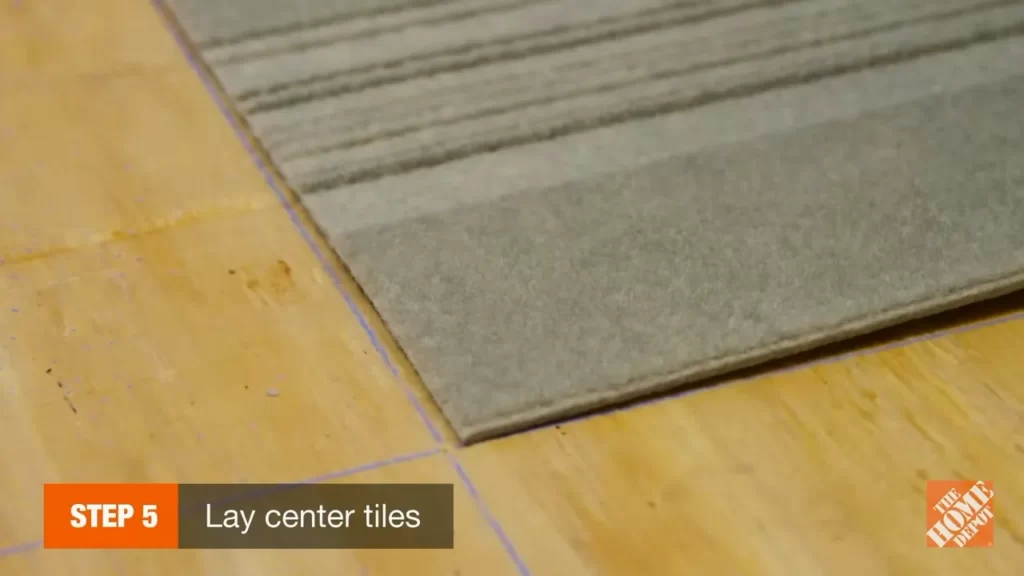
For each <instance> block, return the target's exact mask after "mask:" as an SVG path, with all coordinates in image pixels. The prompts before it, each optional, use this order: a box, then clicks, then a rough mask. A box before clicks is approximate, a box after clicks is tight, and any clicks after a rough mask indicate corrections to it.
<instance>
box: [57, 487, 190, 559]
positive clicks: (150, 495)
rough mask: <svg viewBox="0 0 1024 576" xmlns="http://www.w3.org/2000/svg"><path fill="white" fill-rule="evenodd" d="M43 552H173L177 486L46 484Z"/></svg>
mask: <svg viewBox="0 0 1024 576" xmlns="http://www.w3.org/2000/svg"><path fill="white" fill-rule="evenodd" d="M43 547H45V548H177V547H178V485H177V484H46V485H44V486H43Z"/></svg>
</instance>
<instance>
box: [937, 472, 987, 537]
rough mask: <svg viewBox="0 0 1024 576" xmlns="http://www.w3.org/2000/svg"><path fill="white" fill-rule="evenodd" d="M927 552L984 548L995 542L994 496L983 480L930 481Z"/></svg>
mask: <svg viewBox="0 0 1024 576" xmlns="http://www.w3.org/2000/svg"><path fill="white" fill-rule="evenodd" d="M926 498H927V504H928V513H927V515H926V516H927V524H928V525H927V527H926V528H925V536H926V539H927V542H928V547H929V548H954V547H956V548H987V547H989V546H992V543H993V542H994V540H995V523H996V520H995V511H994V508H993V500H994V498H995V492H994V491H993V490H992V483H991V482H985V481H982V480H932V481H929V482H928V491H927V494H926Z"/></svg>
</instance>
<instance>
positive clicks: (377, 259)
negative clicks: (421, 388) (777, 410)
mask: <svg viewBox="0 0 1024 576" xmlns="http://www.w3.org/2000/svg"><path fill="white" fill-rule="evenodd" d="M170 4H171V7H172V9H173V10H174V12H175V14H176V15H177V17H178V19H179V21H180V22H181V24H182V26H183V28H184V29H185V30H186V32H187V33H188V34H189V35H190V36H191V38H192V40H193V41H194V43H195V44H196V45H197V46H198V49H199V50H200V52H201V54H202V56H203V57H204V59H205V60H206V61H207V63H208V64H209V65H210V66H211V68H212V69H213V71H214V72H215V74H216V75H217V77H218V79H219V81H220V82H221V84H222V85H223V86H224V88H225V90H226V91H227V92H228V94H229V95H230V96H231V97H232V98H233V100H234V102H235V104H236V106H237V108H238V109H239V111H240V112H241V113H243V115H244V116H245V118H246V120H247V122H248V124H249V126H250V128H251V130H252V131H253V133H254V135H255V136H256V137H257V138H258V139H259V140H260V141H261V143H262V144H263V146H264V147H265V148H266V149H267V151H268V153H269V155H270V156H271V158H272V160H273V161H274V162H275V164H276V165H277V167H278V168H279V169H280V170H281V172H282V174H284V176H285V178H286V179H287V180H288V183H289V185H290V186H291V187H292V188H294V189H295V190H296V191H297V192H298V193H299V194H300V196H301V197H302V200H303V202H304V204H305V205H306V207H307V208H308V209H309V210H310V212H311V213H312V215H313V217H314V219H315V220H316V222H317V224H318V226H319V227H320V228H321V230H322V231H323V233H324V234H325V235H327V236H328V237H329V238H330V241H331V242H332V245H333V246H334V247H335V249H336V250H337V251H338V253H339V255H340V256H341V257H342V259H343V260H344V261H345V262H346V263H347V264H348V265H349V267H350V268H351V270H352V272H353V273H354V275H355V276H356V278H357V280H358V281H359V282H360V284H361V285H362V286H363V288H364V290H365V291H366V292H367V294H368V296H369V297H370V299H371V300H372V301H373V303H374V304H375V306H376V307H377V309H378V311H379V312H380V314H381V315H382V317H383V318H384V320H385V322H386V323H387V324H388V326H389V328H390V329H391V331H392V332H393V334H394V335H395V337H396V338H397V339H398V341H399V343H400V344H401V345H402V347H403V349H404V350H405V351H406V353H407V354H408V355H409V357H410V359H411V360H412V362H413V364H414V365H415V367H416V368H417V370H418V371H419V372H420V374H421V375H422V377H423V379H424V382H425V384H426V386H427V387H428V388H429V389H430V391H431V392H432V393H433V395H434V397H435V399H436V400H437V401H438V403H439V405H440V406H441V408H442V410H443V411H444V413H445V415H446V416H447V417H448V418H449V420H450V421H451V423H452V425H453V427H454V428H455V429H456V431H457V432H458V433H459V435H460V437H461V438H463V439H464V440H475V439H480V438H484V437H488V436H492V435H494V434H499V433H502V432H507V431H510V430H513V429H517V428H521V427H524V426H528V425H531V424H535V423H539V422H543V421H547V420H550V419H552V418H557V417H561V416H566V415H569V414H572V413H576V412H579V411H581V410H586V409H591V408H594V407H598V406H604V405H607V404H609V403H614V402H621V401H623V400H625V399H627V398H632V397H635V396H637V395H640V394H645V393H651V392H654V391H657V390H662V389H665V388H667V387H671V386H678V385H680V384H682V383H685V382H690V381H693V380H695V379H698V378H703V377H707V376H710V375H712V374H717V373H720V372H722V371H726V370H729V369H734V368H738V367H741V366H746V365H749V364H751V363H756V362H759V361H763V360H766V359H769V358H775V357H778V356H779V355H782V354H787V353H792V352H795V351H798V350H803V349H806V348H808V347H811V346H815V345H818V344H823V343H826V342H829V341H833V340H836V339H839V338H844V337H848V336H852V335H854V334H859V333H862V332H864V331H867V330H871V329H874V328H879V327H882V326H885V325H889V324H892V323H894V322H898V321H901V320H905V319H909V318H912V317H916V316H920V315H923V314H927V313H931V312H934V311H937V310H939V309H943V308H947V307H950V306H954V305H957V304H963V303H967V302H970V301H973V300H977V299H981V298H986V297H991V296H996V295H998V294H1001V293H1004V292H1005V291H1007V290H1011V289H1014V288H1017V287H1022V285H1024V131H1022V128H1024V114H1022V113H1021V110H1024V1H1021V0H687V1H678V0H636V1H633V2H620V1H612V0H587V1H586V2H584V1H581V0H575V1H574V0H448V1H443V0H433V1H430V0H418V1H414V0H405V1H383V0H378V1H375V2H362V1H349V2H342V1H341V0H302V1H301V2H296V3H293V4H290V5H288V6H287V7H282V5H281V4H279V3H277V4H271V3H270V2H269V1H265V0H260V1H256V0H201V1H200V0H170Z"/></svg>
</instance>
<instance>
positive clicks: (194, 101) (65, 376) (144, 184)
mask: <svg viewBox="0 0 1024 576" xmlns="http://www.w3.org/2000/svg"><path fill="white" fill-rule="evenodd" d="M0 86H4V87H7V88H5V89H4V90H3V91H0V258H2V259H3V263H2V264H0V438H3V443H0V459H2V460H0V461H2V462H3V466H2V467H0V573H2V574H5V575H12V576H20V575H31V576H36V575H38V576H48V575H51V574H62V573H66V574H72V573H73V574H82V575H85V576H91V575H96V576H108V575H110V574H118V573H125V574H133V575H135V574H138V575H143V574H147V575H165V574H166V575H168V576H177V575H179V574H196V575H197V576H199V575H206V574H209V575H217V576H231V575H234V574H238V575H245V576H252V575H260V574H267V575H275V576H277V575H281V574H294V575H296V576H302V575H306V574H309V575H313V574H317V575H320V574H324V573H325V572H324V571H325V569H327V570H328V571H329V573H331V574H371V575H379V574H383V575H390V574H396V575H404V574H417V575H420V574H422V575H433V574H438V575H442V574H444V575H451V574H461V575H463V576H470V575H477V574H481V575H482V574H487V575H492V574H493V575H500V574H512V575H514V574H537V575H548V574H551V575H558V576H562V575H567V576H568V575H590V574H608V575H617V574H652V575H661V574H665V575H675V574H700V575H709V574H728V575H732V574H773V575H774V574H778V575H785V576H789V575H792V574H825V573H827V574H830V575H845V574H849V575H851V576H853V575H856V576H861V575H863V574H893V575H894V576H895V575H909V574H963V573H968V572H970V573H975V574H1011V573H1012V572H1011V567H1012V566H1014V565H1016V566H1019V565H1020V563H1021V562H1022V560H1024V488H1022V485H1021V483H1020V482H1019V472H1020V470H1022V469H1024V433H1022V432H1021V430H1022V427H1024V410H1022V406H1024V360H1022V359H1021V356H1022V355H1021V344H1020V343H1021V342H1024V298H1022V297H1020V296H1015V297H1011V298H1008V299H1004V300H1003V301H1001V302H999V303H996V304H991V305H987V306H983V307H981V308H978V309H975V311H973V312H971V313H961V314H959V315H957V316H955V317H953V318H952V319H950V318H948V317H947V319H945V320H943V321H941V322H929V323H925V324H924V325H921V326H918V327H916V328H915V329H914V330H915V331H916V332H918V333H919V334H918V335H917V336H916V337H915V338H914V339H912V340H910V341H907V337H908V334H909V332H907V331H903V332H897V333H891V334H889V335H888V336H887V337H886V338H888V339H893V340H896V341H897V342H896V343H886V344H885V345H884V346H883V347H882V348H881V349H875V350H867V351H864V350H861V351H855V352H852V353H847V354H846V355H845V356H840V357H831V358H827V359H824V360H820V359H819V360H818V361H817V363H814V364H811V365H799V366H790V367H787V368H786V369H784V370H780V371H778V372H776V373H774V374H770V375H762V376H756V375H750V376H749V377H748V378H746V379H744V380H741V381H738V382H732V383H729V384H728V385H725V386H718V387H716V388H712V389H709V390H705V391H702V392H698V393H694V394H690V395H685V396H682V397H677V398H671V399H664V400H662V401H659V402H655V403H649V404H647V405H644V406H639V407H634V408H631V409H628V410H622V411H618V412H614V413H610V414H605V415H600V416H595V417H592V418H588V419H583V420H578V421H575V422H571V423H566V424H564V425H561V426H559V427H552V428H546V429H542V430H536V431H533V432H529V433H525V434H521V435H517V436H513V437H510V438H506V439H503V440H499V441H495V442H490V443H485V444H482V445H479V446H474V447H472V448H469V449H463V448H459V447H457V446H455V445H454V442H453V437H452V435H451V433H450V431H448V430H446V429H445V428H444V425H443V421H442V419H441V418H440V417H439V416H438V414H437V413H436V410H435V409H434V408H433V407H432V406H431V404H430V401H429V399H428V398H427V397H426V396H425V395H424V394H423V393H422V391H421V388H420V386H419V384H418V382H417V381H416V377H415V375H414V374H413V373H412V371H411V370H410V369H409V367H408V365H407V364H406V363H405V362H404V361H403V360H402V358H401V354H400V352H399V351H398V350H397V349H396V348H395V347H394V345H393V344H392V343H391V342H390V341H389V339H388V338H387V337H386V335H385V333H384V331H383V329H382V327H381V326H380V323H379V320H377V319H376V318H375V317H374V315H373V314H372V311H371V310H370V308H369V306H368V305H367V304H366V302H365V301H364V300H363V299H362V298H361V297H359V295H358V291H357V290H356V287H355V286H353V285H352V283H351V281H350V280H348V279H347V277H345V275H344V273H343V272H342V271H341V269H340V267H338V265H337V263H335V262H333V261H331V260H330V259H329V258H327V257H323V255H325V254H328V253H329V251H327V250H326V248H325V247H324V246H322V245H320V244H319V242H318V241H317V240H316V239H315V238H314V237H313V236H312V235H311V234H310V233H309V232H308V230H309V228H308V222H306V221H305V220H304V218H303V217H302V216H301V214H298V213H296V212H294V211H293V210H291V208H290V206H289V204H288V200H287V196H285V197H284V201H283V202H282V199H281V198H280V197H279V196H278V194H277V193H276V192H275V188H274V186H276V183H274V186H271V185H268V178H267V176H266V175H265V174H264V173H262V172H261V171H260V169H259V168H258V166H257V163H255V162H254V161H253V157H252V156H251V155H250V153H249V150H247V148H246V145H245V144H243V142H242V141H240V140H239V138H238V137H237V135H236V133H235V132H234V130H233V129H232V127H231V125H230V124H229V123H228V122H227V121H226V120H225V119H224V117H223V115H222V114H221V112H220V111H219V109H218V106H217V104H216V103H215V100H214V99H213V98H211V95H210V94H209V93H208V92H207V90H206V89H205V88H204V85H203V84H202V82H201V81H200V80H199V78H198V77H197V75H196V74H195V72H194V71H193V70H192V69H191V68H190V67H189V65H188V63H187V61H186V60H185V59H184V58H183V57H182V56H181V54H180V52H178V48H177V47H176V46H175V44H174V41H173V39H172V38H171V36H170V35H169V34H168V32H167V31H166V30H165V28H164V27H163V24H162V22H161V20H160V18H159V17H158V14H157V13H156V12H155V11H154V9H153V7H152V6H151V5H149V4H147V3H145V2H140V1H136V0H86V1H82V2H73V3H72V2H33V1H32V0H22V1H21V2H5V3H3V4H0ZM9 87H14V88H13V89H12V88H9ZM270 182H272V183H273V179H272V178H270ZM307 240H308V241H307ZM964 325H968V326H966V327H965V326H964ZM950 326H956V327H957V328H956V330H950ZM936 330H943V331H944V332H940V333H937V334H936V333H935V331H936ZM878 342H879V341H877V340H875V341H873V344H877V343H878ZM862 345H863V343H862ZM381 351H383V352H384V354H383V355H382V354H381V353H380V352H381ZM269 389H275V390H276V391H277V392H278V394H277V395H276V396H272V395H268V394H267V391H268V390H269ZM957 477H963V478H971V479H974V478H980V479H987V480H992V481H994V482H995V486H996V491H997V494H998V496H997V509H996V514H997V522H998V524H997V532H996V544H995V546H994V547H993V548H992V549H988V550H970V551H936V550H931V549H927V548H925V545H924V542H925V536H924V510H925V505H924V501H923V493H924V485H925V481H926V480H927V479H946V478H957ZM308 478H317V479H320V481H323V482H347V481H357V482H377V481H380V482H385V481H388V482H390V481H400V482H401V481H407V482H422V481H442V482H452V483H454V484H455V486H456V494H457V496H456V506H457V510H456V518H457V526H456V549H455V550H454V551H440V552H423V551H408V552H382V551H323V552H319V551H318V552H309V551H207V552H193V551H171V552H165V551H151V552H146V551H143V552H132V551H124V552H110V551H91V552H70V551H68V552H63V551H46V550H42V549H41V548H40V545H39V538H40V536H41V525H40V514H39V510H40V502H41V496H42V489H41V484H42V483H43V482H46V481H125V482H131V481H181V482H228V481H250V482H256V481H260V482H290V481H296V480H302V479H308Z"/></svg>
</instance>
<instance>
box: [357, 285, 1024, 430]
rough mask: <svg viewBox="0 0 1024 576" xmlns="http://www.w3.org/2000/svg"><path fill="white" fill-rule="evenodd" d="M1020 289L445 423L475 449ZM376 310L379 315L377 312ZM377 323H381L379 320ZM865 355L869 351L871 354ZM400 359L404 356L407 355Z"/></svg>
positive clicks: (930, 302) (970, 292) (973, 293)
mask: <svg viewBox="0 0 1024 576" xmlns="http://www.w3.org/2000/svg"><path fill="white" fill-rule="evenodd" d="M1022 289H1024V270H1022V271H1019V272H1016V273H1014V274H1011V275H1010V276H1007V277H1004V278H999V279H996V280H989V281H986V282H979V283H974V284H972V285H971V286H970V287H967V288H962V289H959V290H956V291H954V292H952V293H950V294H945V295H943V296H939V297H935V298H930V299H926V300H921V301H918V302H915V303H913V304H910V305H906V306H901V307H898V308H894V309H891V310H887V311H884V312H880V313H878V314H874V315H871V316H868V317H865V318H861V319H858V320H854V321H851V322H847V323H844V324H841V325H839V326H836V327H834V328H830V329H827V330H820V331H818V332H815V333H810V334H804V335H801V336H798V337H794V338H789V339H786V340H782V341H779V342H775V343H773V344H770V345H768V346H762V347H759V348H754V349H751V350H747V351H745V352H741V353H739V354H733V355H729V356H725V357H721V358H714V359H711V360H707V361H704V362H701V363H698V364H695V365H691V366H687V367H686V368H682V369H678V370H673V371H671V372H667V373H663V374H656V375H653V376H645V377H642V378H637V379H635V380H631V381H629V382H626V383H625V384H624V385H623V386H621V387H620V388H618V389H617V390H615V391H614V392H609V391H602V392H597V393H590V394H581V395H579V396H575V397H573V398H570V399H567V400H565V401H562V402H558V403H555V404H551V405H548V406H541V407H536V408H533V409H530V410H526V411H523V412H520V413H518V414H514V415H510V416H505V417H501V418H496V419H493V420H491V421H489V422H487V423H484V424H473V425H468V426H466V425H460V424H459V423H458V422H456V421H454V420H452V419H451V418H447V420H448V422H449V424H450V425H451V426H452V428H453V429H454V431H455V434H456V435H457V436H458V438H459V440H460V442H462V443H463V444H464V445H470V444H476V443H479V442H483V441H485V440H493V439H496V438H499V437H505V436H509V435H512V434H516V433H521V432H525V431H528V430H531V429H536V428H543V427H545V426H553V425H555V424H559V423H565V422H566V421H568V420H573V419H577V418H580V417H585V416H587V415H600V414H602V413H607V412H609V411H615V410H617V409H621V408H628V407H629V406H630V404H632V403H634V402H637V401H642V400H644V399H656V398H657V397H659V396H660V395H664V394H679V393H683V392H686V391H690V390H695V389H699V388H701V383H702V382H705V381H708V380H710V379H712V378H715V377H721V376H726V375H728V374H730V373H734V372H738V371H740V370H743V369H746V368H756V367H757V366H759V365H763V364H767V363H769V362H771V361H773V360H781V359H784V358H785V357H788V356H794V355H797V354H800V353H802V352H808V351H812V350H814V349H816V348H820V347H824V346H827V345H829V344H835V343H838V342H841V341H844V340H850V339H853V338H856V337H858V336H864V335H867V334H870V333H872V332H876V331H878V330H882V329H885V328H890V327H893V326H897V325H899V324H903V323H905V322H910V321H913V320H918V319H921V318H925V317H928V316H933V315H936V314H941V313H943V312H948V311H950V310H954V309H956V308H960V307H963V306H967V305H970V304H974V303H977V302H981V301H984V300H992V299H995V298H999V297H1000V296H1005V295H1008V294H1010V293H1013V292H1016V291H1018V290H1022ZM371 302H372V301H371ZM374 309H375V312H376V307H374ZM378 317H380V315H379V314H378ZM389 332H390V330H389ZM390 336H391V338H392V340H394V341H395V342H396V343H398V346H399V348H401V343H399V342H398V339H397V338H395V336H394V335H393V334H391V335H390ZM865 351H866V352H867V351H870V349H867V350H865ZM402 353H403V355H405V351H404V349H403V351H402ZM410 364H411V362H410ZM768 374H770V372H765V373H764V374H762V375H765V376H766V375H768ZM424 387H425V386H424ZM428 392H429V389H428Z"/></svg>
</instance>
